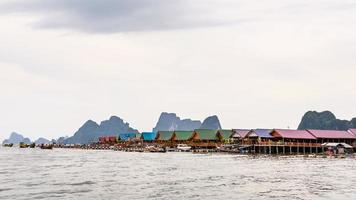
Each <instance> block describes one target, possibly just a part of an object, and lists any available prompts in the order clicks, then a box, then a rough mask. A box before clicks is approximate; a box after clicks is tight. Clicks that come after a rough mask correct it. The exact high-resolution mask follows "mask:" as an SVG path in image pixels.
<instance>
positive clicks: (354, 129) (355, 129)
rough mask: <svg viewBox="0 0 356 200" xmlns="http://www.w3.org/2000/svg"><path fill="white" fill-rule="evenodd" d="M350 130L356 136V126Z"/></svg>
mask: <svg viewBox="0 0 356 200" xmlns="http://www.w3.org/2000/svg"><path fill="white" fill-rule="evenodd" d="M349 132H350V133H351V134H353V135H354V136H356V128H352V129H350V130H349Z"/></svg>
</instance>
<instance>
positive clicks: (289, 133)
mask: <svg viewBox="0 0 356 200" xmlns="http://www.w3.org/2000/svg"><path fill="white" fill-rule="evenodd" d="M273 131H275V132H277V133H278V134H279V135H280V136H281V137H282V138H289V139H311V140H315V139H316V138H315V137H314V136H313V135H312V134H310V133H309V132H308V131H306V130H289V129H274V130H273Z"/></svg>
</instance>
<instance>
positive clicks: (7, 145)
mask: <svg viewBox="0 0 356 200" xmlns="http://www.w3.org/2000/svg"><path fill="white" fill-rule="evenodd" d="M3 146H4V147H12V146H14V144H12V143H10V144H4V145H3Z"/></svg>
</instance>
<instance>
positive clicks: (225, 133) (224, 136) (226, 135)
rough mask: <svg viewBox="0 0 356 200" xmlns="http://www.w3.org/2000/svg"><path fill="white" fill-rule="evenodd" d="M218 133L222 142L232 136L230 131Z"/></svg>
mask: <svg viewBox="0 0 356 200" xmlns="http://www.w3.org/2000/svg"><path fill="white" fill-rule="evenodd" d="M218 132H219V134H220V135H221V136H222V139H223V140H228V139H230V138H231V136H232V134H233V132H232V130H218Z"/></svg>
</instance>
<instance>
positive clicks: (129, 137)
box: [119, 133, 136, 141]
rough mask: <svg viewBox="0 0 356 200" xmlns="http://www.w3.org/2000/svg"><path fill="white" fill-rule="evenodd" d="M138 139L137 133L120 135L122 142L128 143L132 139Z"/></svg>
mask: <svg viewBox="0 0 356 200" xmlns="http://www.w3.org/2000/svg"><path fill="white" fill-rule="evenodd" d="M135 137H136V133H120V134H119V138H120V140H123V141H127V140H129V139H131V138H135Z"/></svg>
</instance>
